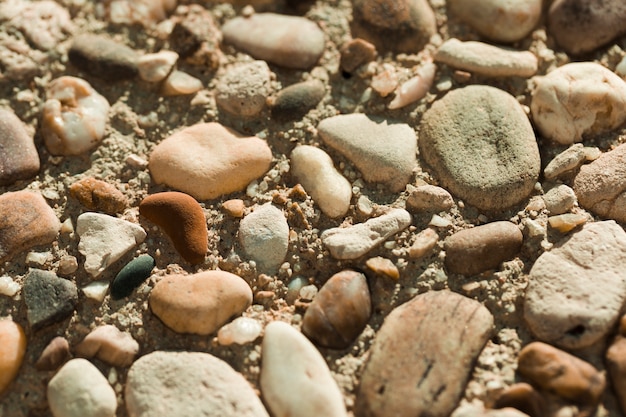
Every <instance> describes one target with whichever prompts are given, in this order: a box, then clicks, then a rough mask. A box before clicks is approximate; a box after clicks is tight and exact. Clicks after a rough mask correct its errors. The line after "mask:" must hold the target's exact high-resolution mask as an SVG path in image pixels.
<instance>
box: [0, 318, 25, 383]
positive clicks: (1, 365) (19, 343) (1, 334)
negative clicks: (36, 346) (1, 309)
mask: <svg viewBox="0 0 626 417" xmlns="http://www.w3.org/2000/svg"><path fill="white" fill-rule="evenodd" d="M26 345H27V342H26V335H25V334H24V329H22V326H20V325H19V324H17V323H16V322H14V321H13V320H11V319H10V318H2V319H0V395H2V394H3V393H4V391H6V390H7V388H8V387H9V385H11V382H13V380H14V379H15V377H16V376H17V374H18V372H19V371H20V367H21V366H22V362H23V361H24V355H25V354H26Z"/></svg>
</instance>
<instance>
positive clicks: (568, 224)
mask: <svg viewBox="0 0 626 417" xmlns="http://www.w3.org/2000/svg"><path fill="white" fill-rule="evenodd" d="M586 222H587V217H586V216H585V215H583V214H578V213H566V214H560V215H558V216H552V217H550V218H548V224H549V225H550V227H551V228H553V229H556V230H558V231H559V232H561V233H567V232H569V231H570V230H572V229H574V228H575V227H576V226H579V225H581V224H584V223H586Z"/></svg>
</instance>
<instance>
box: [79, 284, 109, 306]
mask: <svg viewBox="0 0 626 417" xmlns="http://www.w3.org/2000/svg"><path fill="white" fill-rule="evenodd" d="M108 289H109V283H108V282H107V281H94V282H92V283H90V284H88V285H86V286H84V287H83V293H84V294H85V295H86V296H87V297H88V298H91V299H92V300H96V301H98V302H100V303H101V302H102V301H103V300H104V296H105V295H106V293H107V290H108Z"/></svg>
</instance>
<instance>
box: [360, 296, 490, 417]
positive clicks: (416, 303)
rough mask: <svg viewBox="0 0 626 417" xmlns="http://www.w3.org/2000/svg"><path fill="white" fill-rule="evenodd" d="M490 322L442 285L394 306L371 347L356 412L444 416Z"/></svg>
mask: <svg viewBox="0 0 626 417" xmlns="http://www.w3.org/2000/svg"><path fill="white" fill-rule="evenodd" d="M407 323H410V325H407ZM493 323H494V321H493V316H492V315H491V313H490V312H489V310H487V309H486V308H485V307H484V306H483V305H482V304H481V303H479V302H477V301H474V300H472V299H469V298H467V297H464V296H462V295H459V294H456V293H453V292H450V291H447V290H444V291H430V292H427V293H424V294H420V295H418V296H416V297H415V298H413V299H412V300H410V301H408V302H406V303H405V304H403V305H401V306H400V307H396V308H395V309H394V310H393V311H392V312H391V313H390V314H389V315H388V316H387V317H386V318H385V321H384V322H383V325H382V327H381V328H380V330H379V331H378V333H377V335H376V338H375V339H374V343H373V345H372V347H371V348H370V356H369V358H368V359H367V362H366V364H365V369H364V371H363V375H362V378H361V385H360V387H359V391H358V393H357V397H356V404H355V415H358V416H368V417H383V416H397V417H405V416H406V417H408V416H419V415H429V416H432V417H447V416H449V415H450V413H452V411H453V410H454V408H455V407H456V406H457V404H458V402H459V401H460V400H461V397H462V396H463V393H464V390H465V385H466V384H467V382H468V380H469V378H470V376H471V374H472V370H473V366H472V364H473V363H474V361H475V360H476V359H477V358H478V355H479V354H480V352H481V350H482V349H483V346H485V344H486V343H487V341H488V340H489V338H490V337H491V334H492V331H493Z"/></svg>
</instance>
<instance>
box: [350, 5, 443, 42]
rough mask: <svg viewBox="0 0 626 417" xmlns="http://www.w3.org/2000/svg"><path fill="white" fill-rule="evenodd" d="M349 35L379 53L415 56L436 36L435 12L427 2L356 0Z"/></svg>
mask: <svg viewBox="0 0 626 417" xmlns="http://www.w3.org/2000/svg"><path fill="white" fill-rule="evenodd" d="M352 13H353V21H352V27H351V29H352V36H354V37H359V38H363V39H365V40H367V41H369V42H371V43H372V44H374V45H375V46H376V48H377V49H378V50H380V51H393V52H406V53H417V52H419V51H421V50H422V49H423V48H424V46H426V44H427V43H428V41H429V40H430V37H431V36H433V35H434V34H435V33H437V22H436V19H435V13H434V12H433V9H432V8H431V7H430V5H429V4H428V1H426V0H355V1H354V2H353V6H352Z"/></svg>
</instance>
